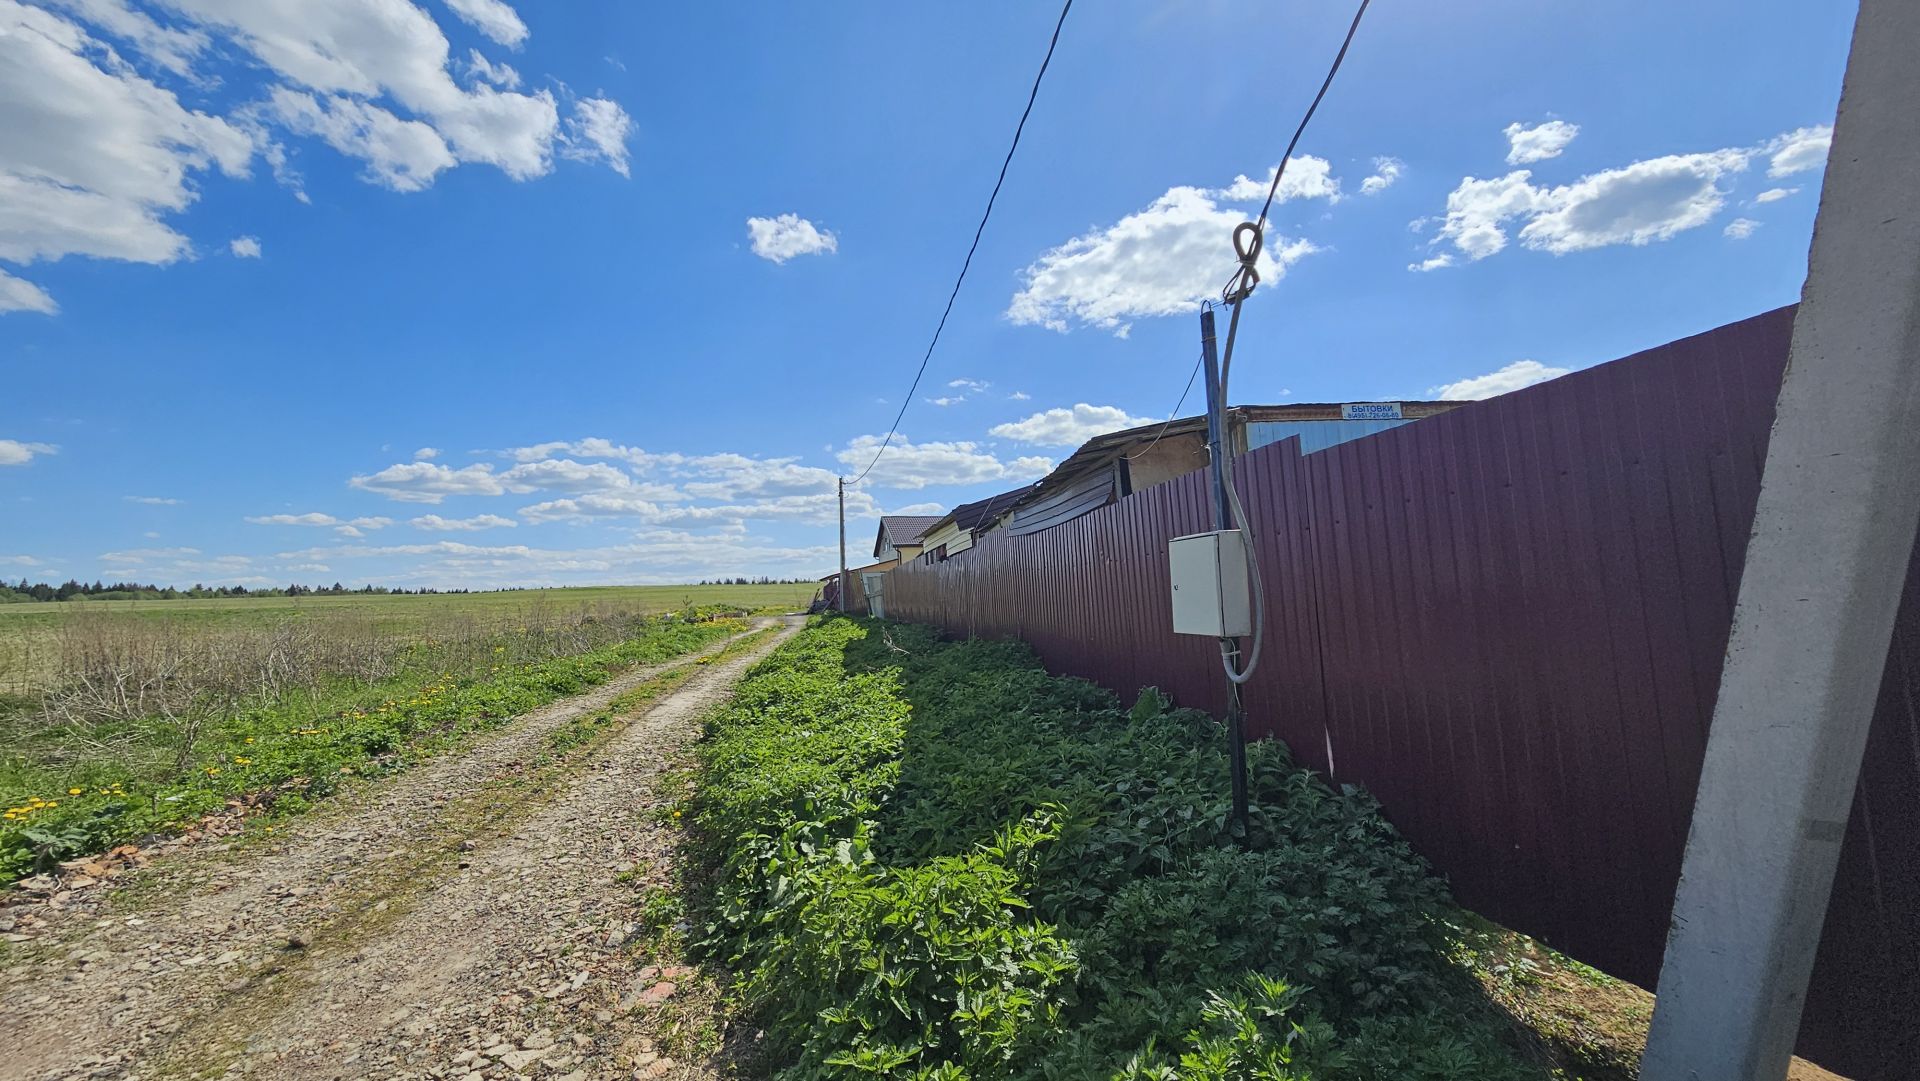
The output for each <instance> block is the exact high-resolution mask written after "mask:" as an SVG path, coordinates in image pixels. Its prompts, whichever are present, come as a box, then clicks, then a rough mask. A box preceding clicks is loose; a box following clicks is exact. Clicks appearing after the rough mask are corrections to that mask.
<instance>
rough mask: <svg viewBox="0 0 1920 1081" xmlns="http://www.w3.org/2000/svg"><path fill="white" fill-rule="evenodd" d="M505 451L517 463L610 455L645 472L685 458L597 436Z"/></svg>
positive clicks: (609, 456) (613, 458)
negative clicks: (563, 457) (559, 456)
mask: <svg viewBox="0 0 1920 1081" xmlns="http://www.w3.org/2000/svg"><path fill="white" fill-rule="evenodd" d="M503 453H504V454H505V456H506V457H508V458H511V459H513V460H514V461H516V462H537V461H540V460H542V459H545V458H552V457H555V456H557V455H562V454H564V455H567V456H569V457H573V458H607V459H612V460H614V461H621V462H626V463H627V464H628V465H632V466H637V467H639V468H640V469H641V470H643V471H644V470H647V469H651V468H653V467H654V466H657V465H674V464H677V463H679V462H682V461H684V460H685V459H684V458H683V457H682V456H680V455H678V454H654V453H651V452H649V451H645V450H641V449H640V448H639V447H629V446H625V445H623V444H619V443H615V442H613V441H612V440H609V439H602V438H599V437H598V436H593V437H589V438H586V439H576V440H571V441H568V440H555V441H552V442H548V443H535V444H534V445H532V446H530V447H514V448H513V449H511V450H508V451H504V452H503Z"/></svg>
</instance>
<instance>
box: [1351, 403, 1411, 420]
mask: <svg viewBox="0 0 1920 1081" xmlns="http://www.w3.org/2000/svg"><path fill="white" fill-rule="evenodd" d="M1340 419H1341V420H1405V419H1406V418H1404V417H1402V416H1401V415H1400V403H1399V402H1348V403H1347V404H1345V405H1343V406H1341V407H1340Z"/></svg>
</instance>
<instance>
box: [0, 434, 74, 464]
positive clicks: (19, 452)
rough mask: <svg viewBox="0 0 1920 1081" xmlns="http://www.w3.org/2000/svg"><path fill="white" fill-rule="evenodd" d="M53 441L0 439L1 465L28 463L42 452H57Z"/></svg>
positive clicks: (57, 449)
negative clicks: (31, 441)
mask: <svg viewBox="0 0 1920 1081" xmlns="http://www.w3.org/2000/svg"><path fill="white" fill-rule="evenodd" d="M59 451H60V448H59V447H56V446H54V445H53V444H51V443H22V442H20V441H19V440H18V439H0V465H26V464H27V463H28V462H31V461H33V459H34V458H35V457H36V456H38V455H42V454H57V453H59Z"/></svg>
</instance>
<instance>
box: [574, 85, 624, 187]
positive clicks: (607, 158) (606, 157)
mask: <svg viewBox="0 0 1920 1081" xmlns="http://www.w3.org/2000/svg"><path fill="white" fill-rule="evenodd" d="M632 134H633V118H632V117H630V116H628V115H627V111H626V110H625V109H622V108H621V107H620V103H619V102H616V101H612V100H609V99H607V98H581V99H580V100H579V101H576V102H574V103H573V115H572V116H570V117H568V118H567V132H566V140H565V143H564V145H563V146H562V148H561V151H560V153H561V154H562V155H564V156H565V157H567V158H570V159H572V160H574V161H588V162H592V161H604V162H606V163H607V167H608V168H610V169H612V170H613V171H614V172H616V173H619V174H620V175H621V176H631V175H633V174H632V173H631V172H630V171H629V170H628V167H627V137H628V136H630V135H632Z"/></svg>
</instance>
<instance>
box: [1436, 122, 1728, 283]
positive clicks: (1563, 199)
mask: <svg viewBox="0 0 1920 1081" xmlns="http://www.w3.org/2000/svg"><path fill="white" fill-rule="evenodd" d="M1747 161H1748V154H1747V152H1746V151H1741V150H1715V151H1709V152H1706V153H1701V154H1670V155H1668V156H1666V157H1661V158H1653V159H1650V160H1648V161H1639V162H1634V163H1633V164H1632V165H1628V166H1626V167H1624V168H1619V169H1607V170H1604V171H1602V172H1598V173H1593V174H1591V175H1588V176H1584V177H1581V178H1580V179H1579V180H1576V181H1574V182H1573V183H1572V184H1566V185H1562V186H1559V187H1543V186H1538V185H1535V184H1534V183H1533V182H1532V177H1533V174H1532V173H1531V172H1529V171H1528V170H1525V169H1520V170H1516V171H1515V172H1511V173H1508V174H1507V175H1506V176H1503V177H1497V178H1494V179H1491V180H1478V179H1475V178H1473V177H1468V178H1466V179H1465V180H1462V181H1461V182H1460V186H1459V187H1457V188H1455V189H1454V190H1453V192H1452V193H1451V194H1449V195H1448V196H1447V214H1446V218H1445V220H1444V221H1443V222H1442V224H1441V226H1440V229H1439V232H1438V234H1437V235H1436V237H1435V242H1436V243H1438V242H1441V241H1449V242H1451V243H1452V244H1453V246H1454V248H1455V249H1457V250H1458V252H1459V253H1460V254H1461V255H1464V256H1466V257H1467V259H1468V260H1480V259H1485V258H1486V257H1488V256H1490V255H1493V254H1495V253H1497V252H1499V251H1500V250H1501V249H1503V248H1505V247H1506V246H1507V240H1508V235H1507V227H1508V223H1509V222H1512V221H1515V220H1519V221H1522V222H1524V224H1523V225H1522V226H1521V227H1520V229H1519V237H1520V242H1521V243H1522V244H1523V245H1525V246H1526V247H1528V248H1532V249H1534V250H1537V251H1547V252H1552V253H1554V254H1556V255H1564V254H1566V253H1568V252H1575V251H1585V250H1588V249H1591V248H1601V247H1607V246H1609V245H1614V244H1632V245H1643V244H1650V243H1652V242H1654V241H1656V240H1666V239H1668V238H1670V237H1672V236H1674V235H1675V234H1676V233H1680V232H1684V231H1685V230H1688V229H1693V228H1696V227H1698V226H1701V225H1705V224H1706V223H1707V222H1708V221H1710V220H1711V219H1712V218H1713V216H1714V215H1715V214H1716V213H1718V212H1719V211H1720V209H1721V207H1723V206H1725V205H1726V193H1725V192H1723V191H1721V189H1720V186H1719V181H1720V180H1721V178H1722V177H1725V176H1727V175H1728V174H1730V173H1736V172H1739V171H1740V170H1742V169H1745V168H1746V166H1747ZM1427 269H1431V268H1427Z"/></svg>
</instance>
